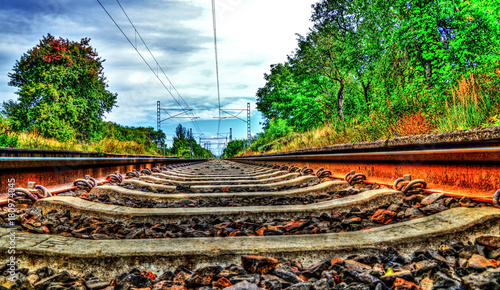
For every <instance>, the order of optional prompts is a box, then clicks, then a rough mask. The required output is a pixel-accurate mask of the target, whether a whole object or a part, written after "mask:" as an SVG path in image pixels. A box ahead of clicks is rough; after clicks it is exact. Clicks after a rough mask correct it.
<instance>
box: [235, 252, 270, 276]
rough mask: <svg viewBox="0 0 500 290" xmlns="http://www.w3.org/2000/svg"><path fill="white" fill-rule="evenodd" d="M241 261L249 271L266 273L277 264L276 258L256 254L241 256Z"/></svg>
mask: <svg viewBox="0 0 500 290" xmlns="http://www.w3.org/2000/svg"><path fill="white" fill-rule="evenodd" d="M241 263H242V266H243V268H244V269H245V270H247V271H248V272H250V273H258V274H261V275H263V274H267V273H269V272H271V271H272V270H273V269H274V268H275V267H276V266H277V265H278V263H279V262H278V259H276V258H268V257H257V256H247V255H245V256H241Z"/></svg>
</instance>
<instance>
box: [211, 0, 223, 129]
mask: <svg viewBox="0 0 500 290" xmlns="http://www.w3.org/2000/svg"><path fill="white" fill-rule="evenodd" d="M212 20H213V27H214V48H215V75H216V77H217V99H218V100H219V122H218V123H219V124H218V126H217V136H218V135H219V131H220V122H221V112H220V108H221V107H220V82H219V58H218V55H217V24H216V22H217V21H216V18H215V0H212Z"/></svg>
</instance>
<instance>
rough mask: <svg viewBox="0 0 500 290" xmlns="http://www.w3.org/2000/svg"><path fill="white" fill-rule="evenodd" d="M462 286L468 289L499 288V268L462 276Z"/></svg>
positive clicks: (496, 289)
mask: <svg viewBox="0 0 500 290" xmlns="http://www.w3.org/2000/svg"><path fill="white" fill-rule="evenodd" d="M462 284H463V286H465V287H467V288H468V289H485V290H486V289H488V290H490V289H491V290H493V289H495V290H498V289H500V269H488V270H486V271H485V272H483V273H481V274H471V275H468V276H465V277H462Z"/></svg>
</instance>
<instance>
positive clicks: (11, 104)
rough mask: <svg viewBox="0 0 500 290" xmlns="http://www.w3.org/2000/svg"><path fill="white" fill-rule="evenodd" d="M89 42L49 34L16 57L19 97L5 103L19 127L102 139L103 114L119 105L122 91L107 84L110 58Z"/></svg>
mask: <svg viewBox="0 0 500 290" xmlns="http://www.w3.org/2000/svg"><path fill="white" fill-rule="evenodd" d="M89 42H90V39H88V38H84V39H82V40H81V41H80V42H74V41H70V40H67V39H62V38H59V39H56V38H54V36H52V35H50V34H48V35H47V36H44V37H43V38H42V40H41V41H40V43H39V44H38V45H37V46H35V47H34V48H31V49H29V50H28V52H26V53H24V54H23V55H22V56H21V59H20V60H18V61H16V63H15V65H14V68H13V72H12V73H9V74H8V75H9V77H10V82H9V85H10V86H14V87H18V91H17V92H16V94H17V95H18V96H19V98H18V100H17V101H14V100H10V101H7V102H4V104H3V112H4V113H5V115H6V116H7V117H9V119H10V120H11V122H12V127H13V129H15V130H17V131H25V130H30V131H33V130H36V131H38V132H39V133H41V134H42V135H43V136H44V137H54V138H57V139H58V140H68V139H74V138H77V139H81V140H94V139H97V138H99V136H100V135H101V134H102V131H101V122H102V117H103V116H104V113H106V112H110V111H111V109H112V108H113V106H114V105H115V103H116V94H113V93H111V92H109V91H108V90H107V89H106V88H107V86H108V85H107V83H106V78H105V77H104V73H103V67H102V63H103V62H104V60H102V59H101V58H99V57H98V55H97V52H96V51H95V50H94V49H93V48H92V47H91V46H90V44H89Z"/></svg>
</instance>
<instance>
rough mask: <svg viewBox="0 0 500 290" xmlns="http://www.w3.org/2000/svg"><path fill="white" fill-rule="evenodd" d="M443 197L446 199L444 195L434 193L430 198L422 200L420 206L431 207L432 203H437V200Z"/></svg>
mask: <svg viewBox="0 0 500 290" xmlns="http://www.w3.org/2000/svg"><path fill="white" fill-rule="evenodd" d="M443 197H444V193H442V192H436V193H433V194H431V195H429V196H428V197H426V198H424V199H422V201H421V202H420V204H421V205H429V204H431V203H433V202H435V201H436V200H438V199H440V198H443Z"/></svg>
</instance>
